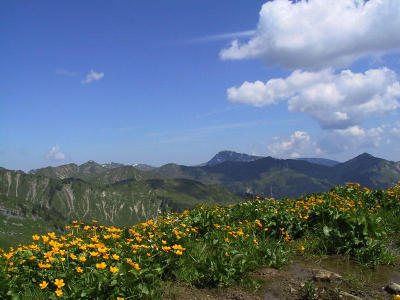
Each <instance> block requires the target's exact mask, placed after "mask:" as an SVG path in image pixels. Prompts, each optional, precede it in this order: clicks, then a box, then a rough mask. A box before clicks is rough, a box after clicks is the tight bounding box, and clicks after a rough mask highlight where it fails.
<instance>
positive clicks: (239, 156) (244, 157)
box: [205, 150, 263, 167]
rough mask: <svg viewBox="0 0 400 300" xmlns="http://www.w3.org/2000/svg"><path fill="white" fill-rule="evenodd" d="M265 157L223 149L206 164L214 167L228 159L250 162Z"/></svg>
mask: <svg viewBox="0 0 400 300" xmlns="http://www.w3.org/2000/svg"><path fill="white" fill-rule="evenodd" d="M260 158H263V157H262V156H254V155H248V154H245V153H238V152H235V151H229V150H223V151H220V152H218V153H217V154H216V155H215V156H214V157H213V158H212V159H211V160H209V161H208V162H207V163H206V164H205V165H206V166H207V167H212V166H215V165H218V164H221V163H223V162H226V161H235V162H250V161H254V160H257V159H260Z"/></svg>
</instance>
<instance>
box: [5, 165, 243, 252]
mask: <svg viewBox="0 0 400 300" xmlns="http://www.w3.org/2000/svg"><path fill="white" fill-rule="evenodd" d="M106 178H108V177H106ZM110 181H111V180H110ZM238 200H239V198H238V196H236V195H234V194H232V193H231V192H230V191H228V190H226V189H225V188H223V187H220V186H205V185H204V184H202V183H200V182H194V181H192V180H173V179H143V178H141V180H140V181H136V180H135V179H132V180H126V181H119V182H117V183H114V184H99V183H90V182H86V181H83V180H81V179H77V178H71V179H54V178H50V177H46V176H41V175H35V174H25V173H24V172H21V171H11V170H6V169H0V222H3V224H9V225H10V224H12V223H15V224H17V223H18V222H19V223H18V224H22V225H15V226H11V225H10V226H11V227H12V229H10V228H8V229H7V230H3V232H0V243H1V240H3V241H4V240H7V239H8V238H13V237H14V235H15V234H17V235H21V234H22V235H23V236H22V237H20V238H23V237H26V234H27V232H28V235H29V234H30V233H31V232H34V231H35V230H36V229H37V230H39V231H38V232H40V231H41V230H40V228H33V227H32V226H33V225H30V228H31V229H30V230H29V228H28V229H27V228H26V226H28V225H27V223H24V222H28V223H29V222H30V221H32V220H35V222H36V223H37V225H38V226H39V227H40V226H41V228H42V227H43V228H46V229H47V230H48V229H49V228H53V230H61V229H62V227H63V225H64V224H66V223H68V222H71V221H72V220H74V219H77V220H80V221H86V222H87V221H89V220H91V219H97V220H101V222H102V223H103V224H106V225H118V226H123V225H131V224H134V223H137V222H141V221H145V220H148V219H152V218H157V216H158V215H159V214H160V213H162V212H163V211H165V210H170V209H173V210H176V211H180V210H183V209H186V208H191V207H193V206H195V205H198V204H201V203H203V202H208V203H214V204H215V203H218V202H222V203H227V202H234V201H238ZM16 221H18V222H17V223H16ZM4 222H5V223H4ZM0 224H1V223H0ZM20 227H21V228H20ZM43 228H42V229H43ZM34 229H35V230H34ZM26 231H27V232H26ZM24 232H25V233H24ZM0 247H1V245H0Z"/></svg>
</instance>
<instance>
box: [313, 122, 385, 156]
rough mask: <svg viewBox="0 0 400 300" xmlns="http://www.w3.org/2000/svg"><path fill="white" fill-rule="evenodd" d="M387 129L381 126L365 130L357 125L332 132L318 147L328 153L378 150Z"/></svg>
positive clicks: (320, 141)
mask: <svg viewBox="0 0 400 300" xmlns="http://www.w3.org/2000/svg"><path fill="white" fill-rule="evenodd" d="M385 127H386V126H385V125H381V126H378V127H375V128H370V129H364V128H361V127H359V126H358V125H355V126H351V127H349V128H346V129H336V130H332V131H331V132H329V133H328V134H326V135H325V136H324V137H323V138H322V139H321V140H319V141H318V147H319V148H322V149H324V151H325V152H327V153H338V152H343V151H348V150H356V151H359V150H360V148H373V147H375V148H376V147H379V146H380V143H381V141H382V139H383V137H384V136H383V134H384V132H385Z"/></svg>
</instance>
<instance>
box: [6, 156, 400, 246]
mask: <svg viewBox="0 0 400 300" xmlns="http://www.w3.org/2000/svg"><path fill="white" fill-rule="evenodd" d="M399 179H400V162H392V161H388V160H384V159H380V158H376V157H374V156H372V155H370V154H368V153H363V154H361V155H359V156H357V157H355V158H353V159H351V160H348V161H346V162H343V163H340V162H336V161H332V160H327V159H321V158H303V159H277V158H273V157H260V156H252V155H247V154H241V153H236V152H232V151H222V152H219V153H218V154H217V155H215V156H214V157H213V158H212V159H211V160H210V161H208V162H207V163H204V164H202V165H198V166H183V165H178V164H172V163H170V164H166V165H163V166H161V167H158V168H155V167H151V166H148V165H143V164H134V165H123V164H118V163H108V164H98V163H96V162H94V161H88V162H86V163H84V164H82V165H76V164H67V165H62V166H58V167H46V168H41V169H36V170H32V171H30V172H29V173H24V172H22V171H13V170H7V169H4V168H0V224H2V226H1V229H0V247H1V246H2V245H7V244H9V243H10V241H12V238H14V237H18V239H19V240H23V239H24V238H29V236H30V234H31V233H32V230H33V229H34V230H36V232H41V231H49V230H50V231H51V230H53V231H54V230H58V231H62V228H63V226H64V225H65V224H67V223H68V222H71V221H72V220H73V219H77V220H80V221H89V220H91V219H97V220H100V221H101V222H102V223H103V224H107V225H119V226H122V225H129V224H133V223H136V222H141V221H144V220H147V219H151V218H156V217H157V216H158V215H159V214H160V213H162V212H163V211H166V210H174V211H182V210H183V209H187V208H191V207H193V206H195V205H198V204H200V203H203V202H206V203H209V204H227V203H234V202H238V201H240V200H241V199H243V198H244V197H246V196H247V197H248V196H253V195H263V196H266V197H274V198H281V197H299V196H301V195H304V194H307V193H318V192H325V191H327V190H329V189H330V188H332V187H333V186H335V185H343V184H345V183H346V182H348V181H351V182H359V183H360V184H361V185H363V186H367V187H369V188H373V189H385V188H388V187H390V186H392V185H393V184H395V183H396V182H397V181H398V180H399Z"/></svg>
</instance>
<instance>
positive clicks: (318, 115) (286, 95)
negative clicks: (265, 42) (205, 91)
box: [227, 2, 400, 129]
mask: <svg viewBox="0 0 400 300" xmlns="http://www.w3.org/2000/svg"><path fill="white" fill-rule="evenodd" d="M399 3H400V2H399ZM399 97H400V83H399V82H398V81H397V75H396V73H395V72H394V71H392V70H390V69H388V68H380V69H370V70H368V71H366V72H365V73H353V72H352V71H350V70H343V71H341V72H340V73H338V74H335V72H334V71H333V69H325V70H322V71H319V72H306V71H301V70H296V71H294V72H293V73H292V74H291V75H290V76H288V77H287V78H278V79H270V80H268V81H267V82H266V83H263V82H261V81H255V82H247V81H246V82H244V83H243V84H242V85H241V86H240V87H231V88H229V89H227V98H228V100H229V101H231V102H239V103H245V104H249V105H253V106H257V107H260V106H266V105H271V104H275V103H278V102H279V101H286V100H287V101H288V109H289V111H291V112H305V113H307V114H309V115H310V116H311V117H312V118H314V119H315V120H316V121H317V122H318V123H319V125H320V126H321V127H322V128H324V129H344V128H348V127H350V126H354V125H357V124H360V123H361V122H363V121H364V120H365V119H366V118H367V117H368V116H370V115H384V114H386V113H391V112H394V111H396V110H397V109H398V108H399V107H400V103H399V101H398V100H397V99H398V98H399Z"/></svg>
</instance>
